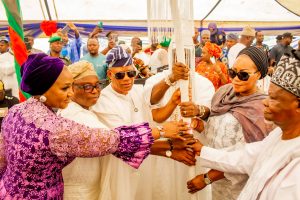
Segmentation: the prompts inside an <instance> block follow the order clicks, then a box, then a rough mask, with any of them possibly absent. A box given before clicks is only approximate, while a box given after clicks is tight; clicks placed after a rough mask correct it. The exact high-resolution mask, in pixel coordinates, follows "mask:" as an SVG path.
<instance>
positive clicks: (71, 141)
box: [49, 117, 120, 157]
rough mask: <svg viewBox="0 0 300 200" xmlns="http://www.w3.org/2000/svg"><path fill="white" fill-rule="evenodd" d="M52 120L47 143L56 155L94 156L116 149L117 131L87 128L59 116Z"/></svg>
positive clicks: (117, 142)
mask: <svg viewBox="0 0 300 200" xmlns="http://www.w3.org/2000/svg"><path fill="white" fill-rule="evenodd" d="M53 122H54V123H53V129H52V131H51V132H50V133H49V145H50V147H51V150H52V152H53V153H55V154H56V155H57V156H58V157H73V156H75V157H96V156H103V155H107V154H111V153H113V152H115V151H116V150H117V147H118V144H119V139H120V138H119V133H118V131H114V130H108V129H99V128H89V127H87V126H84V125H81V124H78V123H76V122H74V121H72V120H68V119H64V118H61V117H57V118H56V119H55V120H54V121H53Z"/></svg>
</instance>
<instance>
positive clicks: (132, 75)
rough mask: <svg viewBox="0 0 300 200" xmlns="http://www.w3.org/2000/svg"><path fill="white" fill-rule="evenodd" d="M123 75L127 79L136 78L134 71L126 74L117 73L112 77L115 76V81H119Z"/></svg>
mask: <svg viewBox="0 0 300 200" xmlns="http://www.w3.org/2000/svg"><path fill="white" fill-rule="evenodd" d="M113 74H114V73H113ZM125 74H127V76H128V77H129V78H133V77H135V76H136V71H135V70H132V71H127V72H117V73H115V74H114V76H115V78H116V79H118V80H121V79H124V78H125Z"/></svg>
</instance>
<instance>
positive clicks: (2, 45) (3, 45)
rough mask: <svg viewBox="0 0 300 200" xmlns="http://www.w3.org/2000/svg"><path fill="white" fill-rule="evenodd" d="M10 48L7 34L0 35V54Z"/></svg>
mask: <svg viewBox="0 0 300 200" xmlns="http://www.w3.org/2000/svg"><path fill="white" fill-rule="evenodd" d="M8 50H9V40H8V38H7V37H6V36H1V37H0V54H4V53H6V52H8Z"/></svg>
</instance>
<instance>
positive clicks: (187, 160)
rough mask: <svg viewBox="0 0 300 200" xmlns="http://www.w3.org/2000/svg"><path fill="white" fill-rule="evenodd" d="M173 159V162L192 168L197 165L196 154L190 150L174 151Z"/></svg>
mask: <svg viewBox="0 0 300 200" xmlns="http://www.w3.org/2000/svg"><path fill="white" fill-rule="evenodd" d="M171 158H172V159H173V160H176V161H178V162H182V163H184V164H185V165H187V166H192V165H195V164H196V159H195V154H194V152H192V151H189V150H185V149H183V150H176V149H174V150H173V151H172V156H171Z"/></svg>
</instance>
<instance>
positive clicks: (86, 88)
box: [73, 82, 105, 93]
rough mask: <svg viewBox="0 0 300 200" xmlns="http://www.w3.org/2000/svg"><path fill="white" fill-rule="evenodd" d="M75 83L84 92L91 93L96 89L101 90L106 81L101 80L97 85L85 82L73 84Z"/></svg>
mask: <svg viewBox="0 0 300 200" xmlns="http://www.w3.org/2000/svg"><path fill="white" fill-rule="evenodd" d="M73 85H75V86H76V87H78V88H79V89H83V90H84V92H87V93H91V92H92V91H93V90H94V89H96V90H101V88H103V86H104V85H105V83H102V82H100V83H96V85H91V84H84V85H79V84H73Z"/></svg>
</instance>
